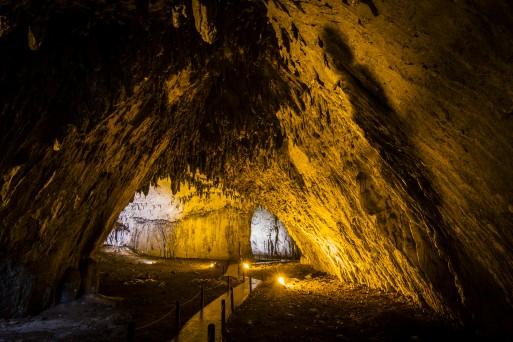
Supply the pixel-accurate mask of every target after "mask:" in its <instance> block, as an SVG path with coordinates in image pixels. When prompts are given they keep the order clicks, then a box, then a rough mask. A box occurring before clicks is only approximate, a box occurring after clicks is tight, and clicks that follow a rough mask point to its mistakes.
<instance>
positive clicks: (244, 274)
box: [242, 271, 246, 282]
mask: <svg viewBox="0 0 513 342" xmlns="http://www.w3.org/2000/svg"><path fill="white" fill-rule="evenodd" d="M245 281H246V271H242V282H245Z"/></svg>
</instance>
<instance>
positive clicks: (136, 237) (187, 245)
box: [105, 180, 252, 261]
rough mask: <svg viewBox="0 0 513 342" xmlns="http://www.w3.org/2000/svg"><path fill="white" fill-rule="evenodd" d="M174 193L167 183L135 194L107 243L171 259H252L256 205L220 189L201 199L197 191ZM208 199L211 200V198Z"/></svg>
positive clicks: (188, 190)
mask: <svg viewBox="0 0 513 342" xmlns="http://www.w3.org/2000/svg"><path fill="white" fill-rule="evenodd" d="M183 188H185V189H182V190H181V191H180V192H179V193H177V194H176V195H173V194H172V193H171V188H170V183H169V181H167V180H161V181H159V182H158V186H157V187H153V186H151V187H150V188H149V191H148V193H147V195H144V194H135V196H134V199H133V200H132V202H130V203H129V204H128V205H127V206H126V208H125V209H123V211H122V212H121V214H120V215H119V218H118V222H116V225H115V227H114V229H113V230H112V231H111V233H110V234H109V236H108V237H107V240H106V241H105V242H106V244H110V245H114V246H127V247H130V248H132V249H134V250H136V251H138V252H140V253H145V254H149V255H154V256H160V257H171V258H197V259H220V260H234V261H237V260H239V259H240V258H241V257H242V258H251V257H252V251H251V245H250V226H251V215H252V207H251V206H248V205H247V204H244V203H241V202H240V201H238V200H237V199H231V198H227V197H226V196H224V195H223V194H222V192H221V191H219V190H218V189H212V190H211V191H209V192H207V193H206V194H205V196H203V197H200V196H199V195H197V194H196V190H195V189H194V188H192V189H191V188H188V187H183ZM207 195H208V196H207Z"/></svg>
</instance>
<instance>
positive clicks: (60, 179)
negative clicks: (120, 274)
mask: <svg viewBox="0 0 513 342" xmlns="http://www.w3.org/2000/svg"><path fill="white" fill-rule="evenodd" d="M512 23H513V6H512V5H511V3H510V2H509V1H506V0H504V1H494V2H493V3H492V2H488V1H478V0H476V1H459V0H453V1H442V0H435V1H430V2H420V3H418V2H411V1H406V0H399V1H393V2H389V1H377V0H376V1H372V0H367V1H353V0H348V1H335V0H326V1H314V0H309V1H286V0H269V1H256V0H255V1H251V0H246V1H232V0H220V1H201V0H185V1H163V0H153V1H148V0H135V1H115V0H109V1H107V0H105V1H80V0H74V1H65V0H60V1H41V2H37V3H36V2H33V1H27V0H19V1H6V0H4V1H0V133H1V140H0V151H1V152H0V153H1V154H0V172H1V177H2V178H1V179H0V186H1V197H0V203H1V204H0V219H1V223H0V247H1V250H0V281H1V282H0V299H1V302H2V304H4V303H6V305H2V307H1V308H0V316H2V317H17V316H23V315H27V314H33V313H35V312H39V311H40V310H41V309H43V308H45V307H48V306H50V305H53V304H54V303H55V298H56V295H57V294H56V291H58V290H57V289H58V284H59V282H60V281H62V277H63V276H64V275H65V274H66V270H67V269H70V268H76V269H80V268H81V265H82V264H83V262H84V260H86V259H88V258H94V255H95V251H96V250H97V248H98V246H100V245H101V243H102V242H103V241H104V240H105V238H106V236H107V235H108V233H109V231H110V229H111V228H112V227H113V225H114V223H115V222H116V219H117V216H118V215H119V213H120V212H121V210H122V209H123V208H124V206H125V205H126V204H127V203H128V202H129V201H130V199H131V198H132V197H133V195H134V193H135V192H136V191H143V192H147V191H148V190H147V189H148V187H149V186H150V185H152V184H153V185H156V184H157V183H158V181H159V180H160V179H169V182H170V185H169V186H170V188H171V189H172V191H173V192H175V193H176V192H177V191H179V188H180V185H182V187H184V186H185V187H186V186H188V185H192V186H193V187H194V189H196V191H197V194H198V195H199V194H203V193H207V192H208V191H209V189H210V188H213V187H215V188H217V189H222V191H223V192H224V193H225V194H227V195H228V196H236V197H238V198H239V197H240V199H241V201H243V202H244V203H246V204H244V205H248V204H247V203H250V205H255V206H256V205H262V206H264V207H265V208H267V209H269V210H270V211H271V212H272V213H273V214H275V215H277V216H278V217H279V218H280V220H281V221H283V223H284V224H285V225H286V227H287V228H288V230H289V232H290V234H291V236H292V238H293V239H294V240H295V241H296V242H297V244H298V246H299V248H300V249H301V251H302V252H303V256H304V260H305V261H306V262H309V263H311V264H313V265H314V266H315V267H317V268H319V269H322V270H325V271H327V272H330V273H332V274H335V275H337V276H338V277H339V278H340V279H341V280H342V281H348V282H357V283H361V284H366V285H368V286H370V287H373V288H379V289H383V290H387V291H398V292H400V293H402V294H404V295H406V296H409V297H411V298H412V300H414V301H416V302H417V303H419V304H421V305H428V306H430V307H431V308H433V309H435V310H437V311H438V312H441V313H445V314H447V315H449V316H451V317H454V318H456V319H458V320H459V321H460V322H462V323H463V324H466V325H468V326H472V327H475V329H477V330H479V331H483V332H486V333H490V334H512V331H511V327H512V326H513V325H512V324H511V323H512V322H513V297H512V294H513V288H512V285H511V284H513V272H512V270H513V233H512V231H511V227H512V226H513V177H512V171H511V170H513V158H512V157H511V156H513V139H512V134H511V132H513V120H512V117H513V86H512V83H511V79H513V64H512V63H511V60H512V56H513V43H512V42H513V25H512ZM216 191H217V190H216ZM42 270H44V271H42ZM22 283H23V284H25V285H24V289H23V291H22V293H20V292H19V286H20V284H22Z"/></svg>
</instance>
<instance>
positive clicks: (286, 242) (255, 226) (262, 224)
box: [251, 207, 300, 259]
mask: <svg viewBox="0 0 513 342" xmlns="http://www.w3.org/2000/svg"><path fill="white" fill-rule="evenodd" d="M251 251H252V252H253V256H254V257H255V258H262V259H264V258H271V259H272V258H289V259H291V258H295V259H299V256H300V252H299V250H298V248H297V246H296V244H295V242H294V240H292V238H291V237H290V235H289V233H288V231H287V227H285V225H284V224H283V222H281V221H280V220H279V219H278V218H277V217H276V216H274V215H273V214H272V213H270V212H269V211H267V210H266V209H265V208H262V207H257V208H256V209H255V211H254V212H253V217H252V218H251Z"/></svg>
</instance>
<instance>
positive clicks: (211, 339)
mask: <svg viewBox="0 0 513 342" xmlns="http://www.w3.org/2000/svg"><path fill="white" fill-rule="evenodd" d="M215 340H216V325H215V324H214V323H210V324H209V325H208V342H215Z"/></svg>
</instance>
